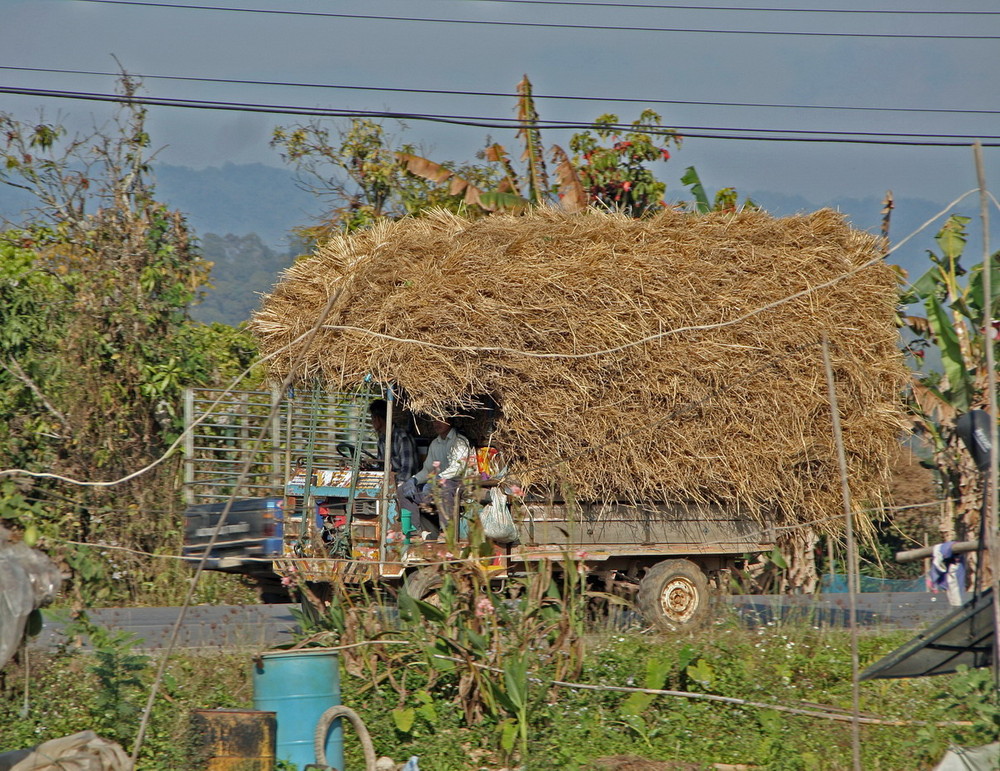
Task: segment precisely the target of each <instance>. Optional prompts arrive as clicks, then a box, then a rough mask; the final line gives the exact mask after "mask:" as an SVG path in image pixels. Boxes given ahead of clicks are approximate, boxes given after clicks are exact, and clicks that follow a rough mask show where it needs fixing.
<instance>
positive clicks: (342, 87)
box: [0, 0, 1000, 115]
mask: <svg viewBox="0 0 1000 771" xmlns="http://www.w3.org/2000/svg"><path fill="white" fill-rule="evenodd" d="M486 1H487V2H496V0H486ZM997 13H998V14H1000V11H998V12H997ZM0 70H7V71H14V72H38V73H50V74H59V75H97V76H101V77H110V78H118V77H121V74H122V73H120V72H109V71H99V70H66V69H54V68H50V67H18V66H14V65H0ZM129 74H130V76H131V77H134V78H138V79H139V80H143V81H145V80H177V81H184V82H191V83H221V84H225V85H238V86H281V87H283V88H317V89H330V90H337V91H375V92H380V93H381V92H388V93H398V94H434V95H440V96H475V97H502V98H504V99H517V98H518V95H517V94H516V93H513V92H503V91H470V90H457V89H435V88H400V87H390V86H356V85H346V84H337V83H303V82H297V81H282V80H248V79H238V78H208V77H197V76H192V75H152V74H149V73H129ZM532 96H533V98H534V99H536V100H552V101H572V102H621V103H625V104H669V105H683V106H693V107H749V108H754V109H782V110H830V111H853V112H901V113H939V114H942V115H1000V110H986V109H982V110H980V109H965V108H953V107H872V106H864V105H830V104H826V105H824V104H788V103H773V102H709V101H694V100H689V99H642V98H638V97H621V96H573V95H569V94H539V93H535V94H533V95H532Z"/></svg>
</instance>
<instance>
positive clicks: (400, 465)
mask: <svg viewBox="0 0 1000 771" xmlns="http://www.w3.org/2000/svg"><path fill="white" fill-rule="evenodd" d="M368 414H369V415H370V416H371V421H372V428H373V429H375V434H376V435H377V436H378V463H379V464H380V465H379V468H382V466H383V465H384V464H385V429H386V415H387V414H388V405H387V404H386V401H385V399H376V400H375V401H373V402H372V403H371V404H369V405H368ZM389 461H390V464H391V466H390V468H391V470H392V472H393V473H394V474H395V475H396V479H401V480H402V479H409V478H410V477H412V476H413V475H414V474H416V473H417V469H419V468H420V464H419V463H418V461H417V443H416V441H415V440H414V439H413V434H412V433H411V432H410V429H409V426H407V425H406V424H405V423H404V424H396V423H394V424H393V426H392V453H391V455H390V458H389Z"/></svg>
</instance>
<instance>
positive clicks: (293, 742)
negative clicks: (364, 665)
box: [253, 648, 344, 769]
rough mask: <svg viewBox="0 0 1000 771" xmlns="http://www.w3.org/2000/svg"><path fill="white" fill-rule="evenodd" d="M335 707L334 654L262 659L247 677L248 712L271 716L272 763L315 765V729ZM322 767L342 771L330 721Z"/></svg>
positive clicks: (337, 734) (337, 736)
mask: <svg viewBox="0 0 1000 771" xmlns="http://www.w3.org/2000/svg"><path fill="white" fill-rule="evenodd" d="M338 704H340V665H339V661H338V658H337V652H336V651H330V650H326V649H324V648H305V649H303V650H297V651H275V652H273V653H265V654H263V655H262V656H261V657H260V658H259V659H257V665H256V666H255V667H254V677H253V705H254V709H258V710H265V711H268V712H274V713H275V714H276V716H277V723H278V730H277V733H276V741H275V744H276V748H275V749H276V751H275V757H276V758H277V759H278V760H287V761H291V762H292V763H295V764H296V765H297V766H298V767H299V768H300V769H302V768H305V766H306V765H307V764H309V763H315V762H316V753H315V749H314V741H313V738H314V736H315V733H316V724H317V723H318V722H319V719H320V717H321V716H322V715H323V713H324V712H326V710H327V709H329V708H330V707H333V706H336V705H338ZM326 762H327V765H329V766H332V767H333V768H338V769H343V767H344V736H343V732H342V729H341V726H340V721H339V720H335V721H334V723H333V728H332V729H331V730H330V732H329V733H328V734H327V737H326Z"/></svg>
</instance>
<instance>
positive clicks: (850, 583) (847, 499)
mask: <svg viewBox="0 0 1000 771" xmlns="http://www.w3.org/2000/svg"><path fill="white" fill-rule="evenodd" d="M823 366H824V368H825V369H826V390H827V393H828V394H829V396H830V416H831V417H832V419H833V437H834V440H835V441H836V443H837V463H838V464H839V466H840V491H841V496H842V498H843V501H844V524H845V530H846V533H845V534H846V537H847V596H848V607H849V612H850V628H851V709H852V715H853V720H852V721H851V751H852V755H853V759H854V771H861V721H860V718H861V689H860V685H859V680H858V670H859V669H860V667H859V664H858V607H857V606H858V598H857V592H858V552H857V548H856V544H855V542H854V515H853V513H852V511H851V488H850V485H848V483H847V455H846V454H845V452H844V437H843V434H842V432H841V428H840V407H839V406H838V404H837V389H836V386H835V384H834V380H833V365H832V364H831V363H830V340H829V338H828V337H827V335H826V333H825V332H824V333H823Z"/></svg>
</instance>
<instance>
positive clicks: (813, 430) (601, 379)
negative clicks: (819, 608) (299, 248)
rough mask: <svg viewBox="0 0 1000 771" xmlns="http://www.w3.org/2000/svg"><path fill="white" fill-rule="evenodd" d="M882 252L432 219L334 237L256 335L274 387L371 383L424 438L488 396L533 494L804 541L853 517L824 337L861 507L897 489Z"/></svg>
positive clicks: (760, 226) (751, 216) (583, 226)
mask: <svg viewBox="0 0 1000 771" xmlns="http://www.w3.org/2000/svg"><path fill="white" fill-rule="evenodd" d="M880 246H881V244H880V242H879V240H878V239H877V238H875V237H873V236H871V235H870V234H867V233H863V232H860V231H857V230H854V229H852V228H850V227H849V226H848V225H847V224H846V223H845V222H844V220H843V218H842V217H841V216H840V215H839V214H837V213H836V212H833V211H830V210H823V211H819V212H815V213H813V214H809V215H802V216H795V217H788V218H781V219H777V218H773V217H771V216H769V215H767V214H766V213H763V212H758V211H743V212H738V213H712V214H707V215H690V214H683V213H679V212H674V211H665V212H663V213H662V214H661V215H658V216H656V217H654V218H650V219H644V220H634V219H631V218H628V217H625V216H622V215H617V214H605V213H600V212H594V211H590V212H586V213H583V214H576V215H568V214H564V213H560V212H557V211H553V210H545V209H543V210H538V211H534V212H532V213H530V214H527V215H522V216H515V215H494V216H491V217H488V218H485V219H479V220H475V221H468V220H465V219H463V218H461V217H458V216H455V215H452V214H449V213H446V212H441V211H437V212H433V213H431V214H429V215H427V216H424V217H421V218H414V219H406V220H402V221H398V222H384V223H380V224H378V225H376V226H375V227H372V228H371V229H369V230H365V231H363V232H359V233H356V234H353V235H350V236H342V237H335V238H334V239H332V240H331V241H330V242H329V243H327V244H325V245H324V246H323V247H321V248H320V249H319V250H318V251H317V253H316V254H315V255H314V256H312V257H311V258H307V259H305V260H303V261H300V262H299V263H297V264H296V265H294V266H293V267H292V268H290V269H289V270H288V271H287V272H286V273H285V274H284V276H283V278H282V281H281V282H280V283H279V284H278V285H277V286H276V287H275V288H274V291H273V292H272V293H271V294H270V295H268V296H267V297H266V298H265V299H264V302H263V305H262V308H261V310H260V311H259V312H258V313H257V314H256V315H255V317H254V319H253V322H252V328H253V330H254V332H255V334H256V335H257V336H258V337H259V340H260V343H261V347H262V349H263V352H264V353H266V354H272V355H273V358H272V359H271V360H270V366H271V368H272V373H273V375H274V376H275V377H283V376H285V375H286V374H287V373H288V372H289V371H290V370H293V369H294V370H295V372H296V376H297V377H298V378H300V379H301V380H311V379H315V378H319V379H321V380H322V381H324V382H326V383H328V384H330V385H331V386H333V387H337V388H343V387H349V386H352V385H357V384H360V383H362V382H363V381H364V380H365V378H366V377H369V376H370V377H372V378H374V379H375V380H376V381H379V382H393V383H395V384H397V385H398V386H399V387H401V388H402V389H403V391H404V393H405V395H406V399H407V404H408V407H409V408H410V409H411V410H412V411H414V412H419V413H424V414H428V415H443V414H453V413H455V412H456V411H457V410H460V409H466V410H468V409H471V408H472V407H473V406H475V404H476V397H479V396H483V395H488V396H490V397H492V398H493V399H494V400H495V401H496V403H497V404H499V406H500V414H499V417H498V418H497V419H496V422H495V425H493V426H492V432H493V434H492V436H493V441H494V443H495V444H496V445H498V446H500V447H501V448H503V449H504V450H505V451H506V452H507V454H508V455H509V456H511V457H512V458H513V459H514V461H515V471H516V473H517V474H518V475H519V476H520V477H521V478H522V479H523V480H524V481H525V482H526V483H528V484H534V485H544V484H549V485H555V486H556V487H557V488H558V489H560V490H561V491H562V493H563V494H564V495H571V496H574V497H575V498H576V499H578V500H609V499H618V500H621V499H631V500H657V501H697V502H721V503H724V504H726V505H729V506H739V507H741V508H743V509H745V510H746V511H749V512H752V513H755V514H757V515H758V516H760V517H761V518H766V519H767V520H769V521H777V522H778V523H799V522H807V521H812V520H815V519H820V518H824V517H830V516H836V515H837V513H838V512H839V511H841V507H842V504H841V489H840V477H839V471H838V463H837V455H836V446H835V443H834V438H833V434H832V421H831V418H830V411H829V403H828V398H827V386H826V379H825V375H824V368H823V361H822V351H821V347H820V344H819V341H820V338H821V334H822V333H824V332H825V333H826V334H827V335H828V336H829V339H830V341H831V349H832V359H833V366H834V369H835V377H836V382H837V394H838V400H839V402H840V410H841V420H842V427H843V432H844V441H845V445H846V454H847V461H848V466H849V472H850V480H851V491H852V495H853V497H854V500H855V502H856V503H859V504H860V503H871V502H876V501H878V500H880V498H881V496H882V494H883V491H884V489H885V485H886V482H887V474H888V472H887V469H888V459H889V457H890V455H891V453H892V452H893V449H894V447H895V445H896V438H897V435H898V432H899V430H900V427H901V408H900V400H899V392H900V389H901V387H902V384H903V382H904V379H905V370H904V367H903V362H902V358H901V356H900V354H899V351H898V348H897V345H896V338H897V334H896V329H895V325H894V310H895V301H896V292H895V287H896V284H895V278H894V274H893V272H892V270H891V269H890V268H888V267H887V266H885V265H884V264H883V263H882V262H881V261H880V260H879V259H878V256H879V254H880ZM869 262H872V264H871V265H868V266H866V264H867V263H869ZM863 266H864V267H863ZM828 282H829V284H828ZM826 284H828V285H826ZM333 296H335V299H334V301H333V303H332V306H331V312H330V314H329V316H328V317H327V319H326V322H325V325H324V327H323V328H322V329H321V330H320V331H319V332H318V333H317V335H316V337H315V339H314V340H313V344H312V346H311V347H309V348H308V350H306V349H305V348H304V346H305V343H304V342H303V341H301V340H300V341H299V342H298V343H294V342H293V341H295V340H296V339H297V338H300V337H301V336H303V335H304V334H305V333H307V332H308V331H309V330H310V329H312V328H313V327H314V326H315V325H316V324H317V323H318V320H319V317H320V314H321V311H322V309H323V308H324V307H326V306H327V303H328V300H330V298H331V297H333ZM788 298H791V299H788ZM373 333H374V334H373ZM835 526H836V525H834V527H835Z"/></svg>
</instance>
